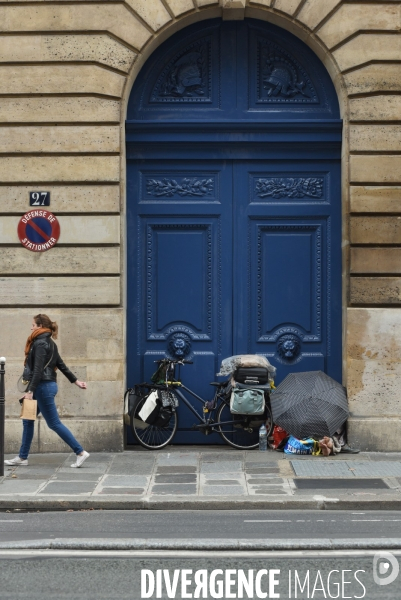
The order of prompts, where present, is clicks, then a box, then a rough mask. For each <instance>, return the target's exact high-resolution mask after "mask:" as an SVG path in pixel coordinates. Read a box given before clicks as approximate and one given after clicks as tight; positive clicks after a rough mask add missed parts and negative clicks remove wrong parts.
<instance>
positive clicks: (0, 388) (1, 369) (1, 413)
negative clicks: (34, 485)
mask: <svg viewBox="0 0 401 600" xmlns="http://www.w3.org/2000/svg"><path fill="white" fill-rule="evenodd" d="M5 364H6V359H5V358H4V356H2V357H0V477H3V476H4V420H5V407H4V403H5V395H6V393H5V385H4V376H5V373H6V371H5Z"/></svg>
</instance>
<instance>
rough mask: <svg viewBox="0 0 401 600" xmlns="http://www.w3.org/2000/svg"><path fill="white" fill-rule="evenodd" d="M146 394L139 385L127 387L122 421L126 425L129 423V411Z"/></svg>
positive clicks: (133, 408) (132, 409)
mask: <svg viewBox="0 0 401 600" xmlns="http://www.w3.org/2000/svg"><path fill="white" fill-rule="evenodd" d="M146 395H147V394H145V393H144V391H143V390H142V389H141V387H140V386H139V385H136V386H135V387H133V388H128V389H127V391H126V392H125V394H124V423H125V424H126V425H129V424H130V419H131V413H132V411H134V410H135V408H136V407H137V405H138V404H139V402H140V401H141V400H142V399H143V398H144V397H145V396H146Z"/></svg>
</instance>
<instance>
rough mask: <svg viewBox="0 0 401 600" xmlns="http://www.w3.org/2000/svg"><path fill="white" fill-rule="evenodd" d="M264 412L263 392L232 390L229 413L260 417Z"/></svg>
mask: <svg viewBox="0 0 401 600" xmlns="http://www.w3.org/2000/svg"><path fill="white" fill-rule="evenodd" d="M264 410H265V394H264V392H263V390H253V389H248V390H241V389H238V388H234V389H233V391H232V394H231V400H230V411H231V412H232V413H233V414H234V415H262V414H263V413H264Z"/></svg>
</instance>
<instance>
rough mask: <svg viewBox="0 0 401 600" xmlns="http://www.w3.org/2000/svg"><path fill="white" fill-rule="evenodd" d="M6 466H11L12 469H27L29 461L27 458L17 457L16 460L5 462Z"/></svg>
mask: <svg viewBox="0 0 401 600" xmlns="http://www.w3.org/2000/svg"><path fill="white" fill-rule="evenodd" d="M4 464H5V465H10V467H18V466H21V467H27V466H28V459H27V458H20V457H19V456H16V457H15V458H11V459H10V460H5V461H4Z"/></svg>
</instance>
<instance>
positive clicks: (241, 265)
mask: <svg viewBox="0 0 401 600" xmlns="http://www.w3.org/2000/svg"><path fill="white" fill-rule="evenodd" d="M234 174H235V179H234V196H235V201H234V202H235V209H234V212H235V215H236V224H235V233H234V253H235V254H234V268H235V274H234V281H235V289H236V293H235V294H234V323H235V331H236V334H235V336H234V353H240V352H245V351H246V352H250V353H252V354H253V353H258V354H264V355H265V356H266V357H267V358H268V359H269V360H270V362H272V363H273V364H274V365H275V366H276V367H277V382H280V381H281V380H282V379H283V378H284V377H285V376H286V375H287V374H288V373H289V372H294V371H312V370H323V371H326V372H327V373H328V374H329V375H331V376H332V377H334V378H335V379H337V380H338V381H341V335H342V332H341V219H340V210H339V202H340V189H339V182H340V176H339V164H338V162H337V161H325V160H322V161H304V160H297V161H238V162H236V164H235V167H234Z"/></svg>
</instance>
